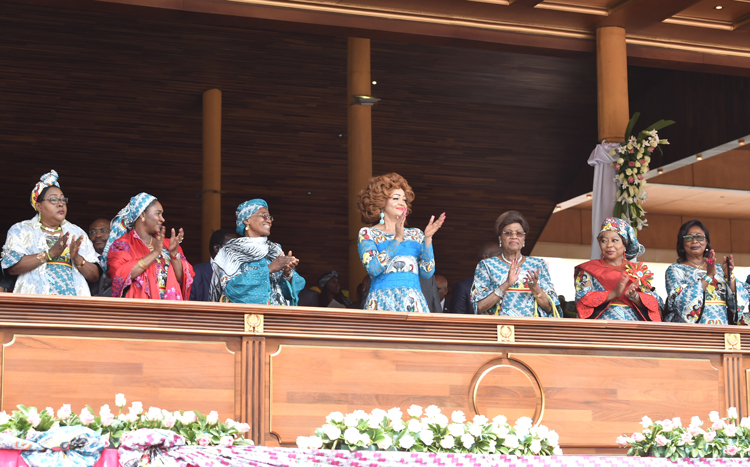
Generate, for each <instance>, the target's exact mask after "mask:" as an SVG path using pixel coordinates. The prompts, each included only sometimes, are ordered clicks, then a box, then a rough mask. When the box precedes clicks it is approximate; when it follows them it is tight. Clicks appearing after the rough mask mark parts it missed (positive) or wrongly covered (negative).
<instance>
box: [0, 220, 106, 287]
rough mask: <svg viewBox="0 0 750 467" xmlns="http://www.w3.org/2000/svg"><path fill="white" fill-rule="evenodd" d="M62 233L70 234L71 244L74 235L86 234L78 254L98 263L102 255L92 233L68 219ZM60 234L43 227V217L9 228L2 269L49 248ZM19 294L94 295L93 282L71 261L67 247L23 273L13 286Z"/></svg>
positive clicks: (63, 224) (62, 225) (69, 240)
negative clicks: (41, 220)
mask: <svg viewBox="0 0 750 467" xmlns="http://www.w3.org/2000/svg"><path fill="white" fill-rule="evenodd" d="M61 227H62V230H61V231H60V232H59V235H64V234H66V233H69V234H70V235H69V236H68V244H70V242H72V241H73V238H74V237H75V238H78V237H80V236H81V235H83V241H82V242H81V247H80V249H79V250H78V254H79V255H81V257H83V259H85V260H86V261H88V262H90V263H93V264H97V260H98V258H99V256H98V255H97V254H96V251H95V250H94V245H93V243H91V240H89V237H88V235H86V232H84V231H83V230H82V229H81V228H80V227H78V226H77V225H75V224H71V223H70V222H68V221H66V220H64V221H63V222H62V224H61ZM59 235H51V234H49V233H46V232H45V231H43V230H42V224H41V223H40V222H39V216H34V217H33V218H31V219H29V220H27V221H24V222H19V223H18V224H15V225H14V226H13V227H11V228H10V230H8V237H7V239H6V241H5V245H4V246H3V252H2V263H1V264H2V268H3V269H8V268H10V267H12V266H13V265H15V264H16V263H18V262H19V261H21V258H23V257H24V256H26V255H36V254H38V253H40V252H42V251H47V250H49V249H50V248H51V247H52V245H54V244H55V242H57V240H58V238H59ZM13 292H15V293H23V294H39V295H77V296H81V297H88V296H91V291H90V290H89V285H88V283H87V282H86V278H85V277H83V274H81V273H80V272H78V269H76V268H75V267H74V266H72V265H71V262H70V250H69V249H68V248H65V251H64V252H63V253H62V255H60V256H58V257H55V258H52V261H48V262H46V263H44V264H40V265H39V266H38V267H36V268H34V269H32V270H31V271H29V272H26V273H24V274H20V275H19V276H18V280H17V281H16V286H15V288H14V289H13Z"/></svg>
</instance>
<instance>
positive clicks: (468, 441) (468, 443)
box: [461, 433, 474, 449]
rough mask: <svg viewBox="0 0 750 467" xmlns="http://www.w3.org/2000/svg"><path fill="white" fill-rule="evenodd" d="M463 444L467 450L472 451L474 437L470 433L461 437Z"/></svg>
mask: <svg viewBox="0 0 750 467" xmlns="http://www.w3.org/2000/svg"><path fill="white" fill-rule="evenodd" d="M461 444H463V445H464V447H465V448H466V449H471V447H472V446H474V437H473V436H471V435H470V434H469V433H466V434H464V435H461Z"/></svg>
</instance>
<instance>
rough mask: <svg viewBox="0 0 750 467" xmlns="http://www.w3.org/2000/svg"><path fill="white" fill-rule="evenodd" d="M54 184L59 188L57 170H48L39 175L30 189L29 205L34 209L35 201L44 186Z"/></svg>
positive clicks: (47, 186)
mask: <svg viewBox="0 0 750 467" xmlns="http://www.w3.org/2000/svg"><path fill="white" fill-rule="evenodd" d="M51 186H56V187H57V188H60V184H59V183H57V172H55V171H54V170H50V171H49V172H48V173H46V174H44V175H42V176H41V178H40V179H39V182H37V184H36V185H35V186H34V189H33V190H31V207H32V208H34V210H35V211H36V202H37V200H38V199H39V195H40V194H42V192H43V191H44V189H45V188H49V187H51Z"/></svg>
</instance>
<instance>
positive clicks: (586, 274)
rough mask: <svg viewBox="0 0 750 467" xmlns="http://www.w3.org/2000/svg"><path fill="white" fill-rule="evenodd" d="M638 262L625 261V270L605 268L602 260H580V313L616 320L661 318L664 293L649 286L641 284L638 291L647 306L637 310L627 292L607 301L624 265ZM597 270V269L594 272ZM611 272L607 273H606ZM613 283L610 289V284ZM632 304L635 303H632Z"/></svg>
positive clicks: (576, 275) (578, 291) (577, 269)
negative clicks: (626, 294)
mask: <svg viewBox="0 0 750 467" xmlns="http://www.w3.org/2000/svg"><path fill="white" fill-rule="evenodd" d="M627 265H630V266H631V267H633V268H635V267H636V265H635V263H632V262H629V261H624V262H623V266H624V267H623V271H615V270H613V269H606V268H605V267H604V266H601V261H600V260H592V261H588V262H586V263H583V264H579V265H578V266H576V269H575V286H576V309H577V311H578V317H579V318H583V319H587V318H594V319H606V320H617V321H661V310H662V309H663V308H664V305H663V302H662V299H661V297H659V295H658V294H657V293H655V292H653V291H652V290H651V289H650V288H648V287H646V286H643V285H639V291H638V295H639V297H640V299H641V303H643V305H644V307H645V309H644V310H637V309H635V305H633V302H631V301H630V300H629V299H628V298H627V297H625V296H624V294H623V295H622V296H620V297H618V298H616V299H615V300H612V301H610V302H609V303H607V302H606V299H607V296H608V295H609V290H610V289H611V288H614V286H615V285H616V284H617V282H618V281H619V280H620V278H621V277H622V275H623V274H624V269H625V267H627ZM593 271H597V272H598V273H594V272H593ZM605 274H608V275H605ZM647 274H650V271H647ZM605 285H606V286H607V287H610V289H608V288H607V287H605ZM631 305H632V306H631Z"/></svg>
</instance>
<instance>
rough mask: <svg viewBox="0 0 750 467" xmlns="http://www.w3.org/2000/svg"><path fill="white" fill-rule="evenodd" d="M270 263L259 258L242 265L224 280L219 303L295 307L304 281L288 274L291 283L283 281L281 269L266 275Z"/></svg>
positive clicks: (295, 275) (293, 272) (294, 272)
mask: <svg viewBox="0 0 750 467" xmlns="http://www.w3.org/2000/svg"><path fill="white" fill-rule="evenodd" d="M271 263H272V261H271V260H270V259H268V258H261V259H259V260H258V261H253V262H250V263H244V264H243V265H242V267H241V268H240V273H239V275H237V276H234V277H231V278H230V277H226V278H222V280H223V281H226V288H225V289H224V295H223V296H222V297H221V301H222V302H234V303H254V304H257V305H279V306H297V302H298V301H299V292H300V290H302V289H304V288H305V279H303V278H302V276H300V275H299V274H298V273H297V271H292V277H291V280H286V279H285V278H284V270H283V269H282V270H281V271H276V272H274V273H271V272H269V270H268V265H269V264H271Z"/></svg>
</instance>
